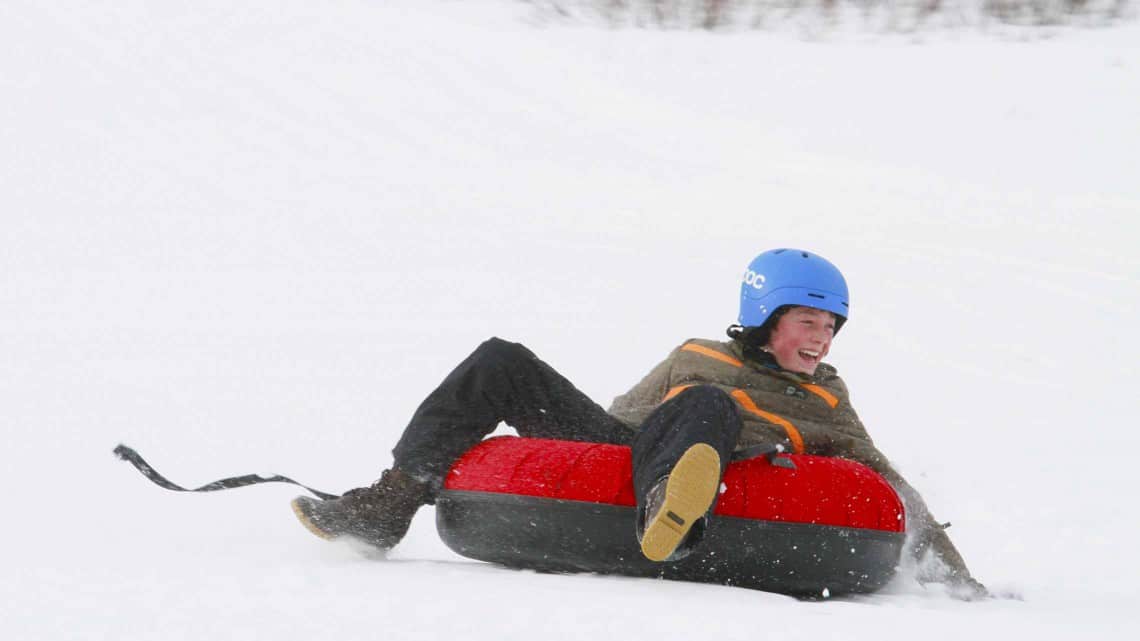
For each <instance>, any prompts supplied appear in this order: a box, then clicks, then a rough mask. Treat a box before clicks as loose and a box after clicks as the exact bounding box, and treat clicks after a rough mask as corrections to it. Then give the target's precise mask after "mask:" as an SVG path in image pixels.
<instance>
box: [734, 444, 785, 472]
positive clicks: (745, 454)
mask: <svg viewBox="0 0 1140 641" xmlns="http://www.w3.org/2000/svg"><path fill="white" fill-rule="evenodd" d="M783 451H784V448H782V447H780V446H779V445H772V444H767V443H766V444H763V445H753V446H752V447H746V448H744V449H742V450H736V451H735V452H733V453H732V460H734V461H747V460H748V459H752V458H756V457H758V456H763V457H764V458H766V459H768V464H769V465H774V466H776V467H783V468H786V469H789V470H794V469H796V464H795V462H794V461H792V459H790V458H787V457H784V456H780V454H781V453H783Z"/></svg>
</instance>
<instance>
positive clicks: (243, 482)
mask: <svg viewBox="0 0 1140 641" xmlns="http://www.w3.org/2000/svg"><path fill="white" fill-rule="evenodd" d="M115 456H117V457H119V458H120V459H122V460H124V461H127V462H128V463H130V464H131V465H134V466H135V468H136V469H137V470H138V471H140V472H142V475H143V476H145V477H147V478H148V479H150V480H151V482H152V483H154V484H155V485H158V486H159V487H164V488H166V489H168V490H174V491H175V492H216V491H218V490H230V489H233V488H235V487H245V486H247V485H257V484H258V483H291V484H293V485H297V486H300V487H303V488H305V489H306V490H308V491H310V492H312V493H313V495H314V496H317V497H320V498H321V499H324V500H326V501H327V500H330V499H336V498H340V495H338V494H329V493H328V492H322V491H320V490H314V489H313V488H311V487H309V486H307V485H301V484H300V483H298V482H296V481H294V480H293V479H291V478H288V477H285V476H281V475H278V474H275V475H273V476H258V475H257V474H246V475H245V476H232V477H230V478H228V479H221V480H218V481H214V482H213V483H207V484H205V485H203V486H202V487H196V488H193V489H189V488H185V487H182V486H181V485H177V484H175V483H171V482H170V481H168V480H167V479H166V477H164V476H163V475H161V474H159V473H158V472H156V471H155V470H154V468H153V467H151V466H150V464H149V463H147V462H146V461H144V460H143V457H141V456H139V453H138V452H136V451H134V450H133V449H131V448H129V447H127V446H126V445H119V446H118V447H116V448H115Z"/></svg>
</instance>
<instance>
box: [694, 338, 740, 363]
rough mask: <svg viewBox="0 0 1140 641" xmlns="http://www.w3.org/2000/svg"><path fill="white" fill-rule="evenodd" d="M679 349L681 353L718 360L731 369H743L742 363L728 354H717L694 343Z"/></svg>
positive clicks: (713, 350)
mask: <svg viewBox="0 0 1140 641" xmlns="http://www.w3.org/2000/svg"><path fill="white" fill-rule="evenodd" d="M681 349H682V350H683V351H686V352H695V353H697V354H700V355H702V356H708V357H709V358H715V359H716V360H718V361H720V362H722V363H728V364H729V365H732V366H733V367H744V363H742V362H740V361H739V360H737V359H736V358H733V357H732V356H729V355H728V354H723V353H721V352H718V351H716V350H715V349H709V348H708V347H704V346H702V345H697V344H696V343H685V344H684V345H682V346H681Z"/></svg>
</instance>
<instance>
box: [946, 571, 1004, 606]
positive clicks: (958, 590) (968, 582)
mask: <svg viewBox="0 0 1140 641" xmlns="http://www.w3.org/2000/svg"><path fill="white" fill-rule="evenodd" d="M946 585H947V587H948V588H949V589H950V596H952V597H954V598H955V599H958V600H959V601H981V600H982V599H989V598H992V597H993V595H992V594H990V591H989V590H987V589H986V586H984V585H982V584H981V583H979V582H977V581H976V580H974V578H973V577H966V578H964V579H957V578H956V579H954V580H952V581H950V582H948V583H947V584H946Z"/></svg>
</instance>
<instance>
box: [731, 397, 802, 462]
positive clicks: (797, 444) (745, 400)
mask: <svg viewBox="0 0 1140 641" xmlns="http://www.w3.org/2000/svg"><path fill="white" fill-rule="evenodd" d="M732 397H733V398H735V399H736V402H737V403H740V406H741V407H743V408H744V409H746V410H748V411H749V412H752V413H753V414H755V415H757V416H759V417H760V418H762V419H764V420H766V421H768V422H770V423H775V424H776V425H779V426H780V427H782V428H784V432H785V433H786V434H787V435H788V440H790V441H791V442H792V449H793V451H795V453H796V454H803V453H804V437H803V435H802V434H800V431H799V430H798V429H796V426H795V425H792V422H791V421H789V420H788V419H786V418H784V417H783V416H780V415H778V414H773V413H771V412H765V411H764V410H762V409H760V408H759V407H757V406H756V403H755V402H754V401H753V400H752V397H751V396H749V395H748V394H747V393H746V392H745V391H744V390H742V389H738V390H732Z"/></svg>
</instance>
